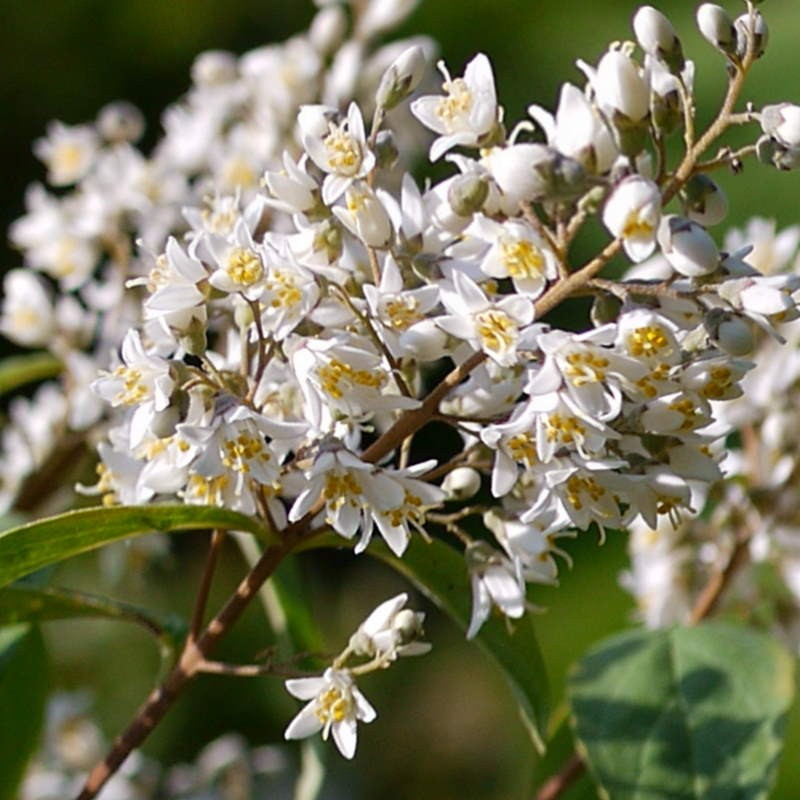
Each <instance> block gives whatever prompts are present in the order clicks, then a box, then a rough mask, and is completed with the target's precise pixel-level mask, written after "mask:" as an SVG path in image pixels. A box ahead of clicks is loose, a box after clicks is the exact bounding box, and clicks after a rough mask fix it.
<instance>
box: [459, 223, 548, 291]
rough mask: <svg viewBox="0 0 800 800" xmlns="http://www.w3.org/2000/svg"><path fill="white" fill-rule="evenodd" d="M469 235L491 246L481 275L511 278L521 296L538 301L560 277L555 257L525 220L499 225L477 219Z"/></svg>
mask: <svg viewBox="0 0 800 800" xmlns="http://www.w3.org/2000/svg"><path fill="white" fill-rule="evenodd" d="M468 233H470V234H472V235H474V236H477V237H479V238H481V239H483V240H484V241H486V242H489V243H490V247H489V249H488V251H487V252H486V254H485V255H484V257H483V260H482V261H481V271H482V272H483V273H484V274H486V275H488V276H489V277H490V278H511V281H512V283H513V284H514V288H515V289H516V290H517V292H518V293H519V294H524V295H525V296H527V297H530V298H531V299H532V300H533V299H536V298H537V297H539V295H541V293H542V292H543V291H544V289H545V287H546V285H547V282H548V281H550V280H553V279H555V278H556V276H557V275H558V265H557V262H556V257H555V254H554V253H553V251H552V250H551V249H550V247H549V246H548V245H547V244H546V243H545V242H544V241H543V240H542V237H541V236H539V234H538V233H537V232H536V231H535V230H534V229H533V228H532V227H531V226H530V225H529V224H528V223H527V222H525V221H524V220H519V219H510V220H507V221H506V222H503V223H499V222H495V221H494V220H492V219H489V218H488V217H485V216H483V215H478V216H477V217H476V218H475V220H474V222H473V223H472V225H471V226H470V229H469V231H468Z"/></svg>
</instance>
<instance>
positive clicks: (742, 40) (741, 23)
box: [733, 11, 769, 58]
mask: <svg viewBox="0 0 800 800" xmlns="http://www.w3.org/2000/svg"><path fill="white" fill-rule="evenodd" d="M733 25H734V28H735V29H736V54H737V55H738V56H739V58H744V57H745V54H746V53H747V47H748V43H749V41H750V35H751V26H750V14H742V15H741V16H740V17H737V18H736V20H735V21H734V23H733ZM752 36H753V40H754V41H753V48H754V51H755V55H756V58H759V57H760V56H762V55H764V51H765V50H766V49H767V42H768V41H769V28H768V27H767V23H766V21H765V20H764V17H763V16H762V15H761V14H760V13H759V12H758V11H755V12H754V19H753V25H752Z"/></svg>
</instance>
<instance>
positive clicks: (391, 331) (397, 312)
mask: <svg viewBox="0 0 800 800" xmlns="http://www.w3.org/2000/svg"><path fill="white" fill-rule="evenodd" d="M363 290H364V297H365V298H366V301H367V305H368V307H369V311H370V314H371V316H372V317H373V318H374V319H376V320H377V321H378V322H379V323H380V326H381V327H380V332H381V335H382V338H383V339H384V340H385V342H386V346H387V347H388V348H389V351H390V352H391V354H392V355H393V356H394V357H395V358H401V357H403V356H405V355H413V356H414V357H417V358H419V357H420V353H421V351H422V349H423V344H424V343H423V342H421V341H419V338H423V339H424V338H430V339H431V340H432V341H431V342H429V343H428V344H429V347H428V349H430V348H433V349H434V350H435V351H438V352H437V357H438V355H439V354H441V353H442V352H443V351H444V338H445V336H444V334H443V333H442V332H441V331H440V330H439V329H438V328H436V327H435V326H432V325H431V324H430V320H427V319H426V315H427V314H428V313H429V312H430V311H431V309H433V308H434V306H436V304H437V303H438V302H439V287H438V286H435V285H429V286H421V287H419V288H418V289H407V288H405V285H404V283H403V276H402V275H401V274H400V268H399V267H398V266H397V262H396V261H395V260H394V258H393V257H392V256H391V255H390V254H387V256H386V258H385V259H384V262H383V266H382V267H381V282H380V285H379V286H377V287H376V286H373V285H372V284H369V283H366V284H364V287H363ZM426 323H427V325H426ZM430 327H433V331H431V330H430ZM415 334H418V336H415ZM437 334H438V335H437ZM422 355H423V356H424V355H425V353H424V352H422Z"/></svg>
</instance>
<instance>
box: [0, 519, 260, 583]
mask: <svg viewBox="0 0 800 800" xmlns="http://www.w3.org/2000/svg"><path fill="white" fill-rule="evenodd" d="M208 528H223V529H226V530H231V529H233V530H242V531H248V532H250V533H253V534H255V535H257V536H261V537H267V535H268V534H267V531H266V530H265V529H264V528H263V527H262V526H261V525H260V524H259V522H258V521H257V520H256V519H254V518H252V517H247V516H245V515H244V514H238V513H236V512H235V511H228V510H227V509H224V508H217V507H216V506H192V505H185V506H183V505H181V506H179V505H163V506H117V507H112V508H105V507H101V508H84V509H80V510H79V511H68V512H67V513H66V514H60V515H59V516H57V517H50V518H48V519H43V520H39V521H38V522H29V523H27V524H25V525H20V526H19V527H16V528H11V529H10V530H7V531H3V532H2V533H0V587H2V586H7V585H8V584H9V583H12V582H13V581H15V580H17V579H18V578H22V577H23V576H25V575H29V574H30V573H32V572H35V571H36V570H38V569H41V568H42V567H45V566H47V565H48V564H54V563H57V562H59V561H63V560H64V559H66V558H70V557H71V556H74V555H78V553H85V552H87V551H89V550H94V549H96V548H98V547H102V546H103V545H105V544H109V543H110V542H116V541H118V540H120V539H125V538H127V537H130V536H141V535H142V534H145V533H152V532H153V531H163V532H165V533H169V532H175V531H188V530H205V529H208Z"/></svg>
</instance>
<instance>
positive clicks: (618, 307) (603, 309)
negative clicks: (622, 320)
mask: <svg viewBox="0 0 800 800" xmlns="http://www.w3.org/2000/svg"><path fill="white" fill-rule="evenodd" d="M621 311H622V301H621V300H620V299H619V297H615V296H614V295H613V294H608V293H606V292H603V293H602V294H598V295H596V296H595V298H594V301H593V302H592V308H591V311H590V312H589V315H590V317H591V320H592V324H594V325H595V326H596V327H598V328H599V327H600V326H601V325H606V324H608V323H609V322H616V321H617V319H618V318H619V315H620V312H621Z"/></svg>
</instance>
